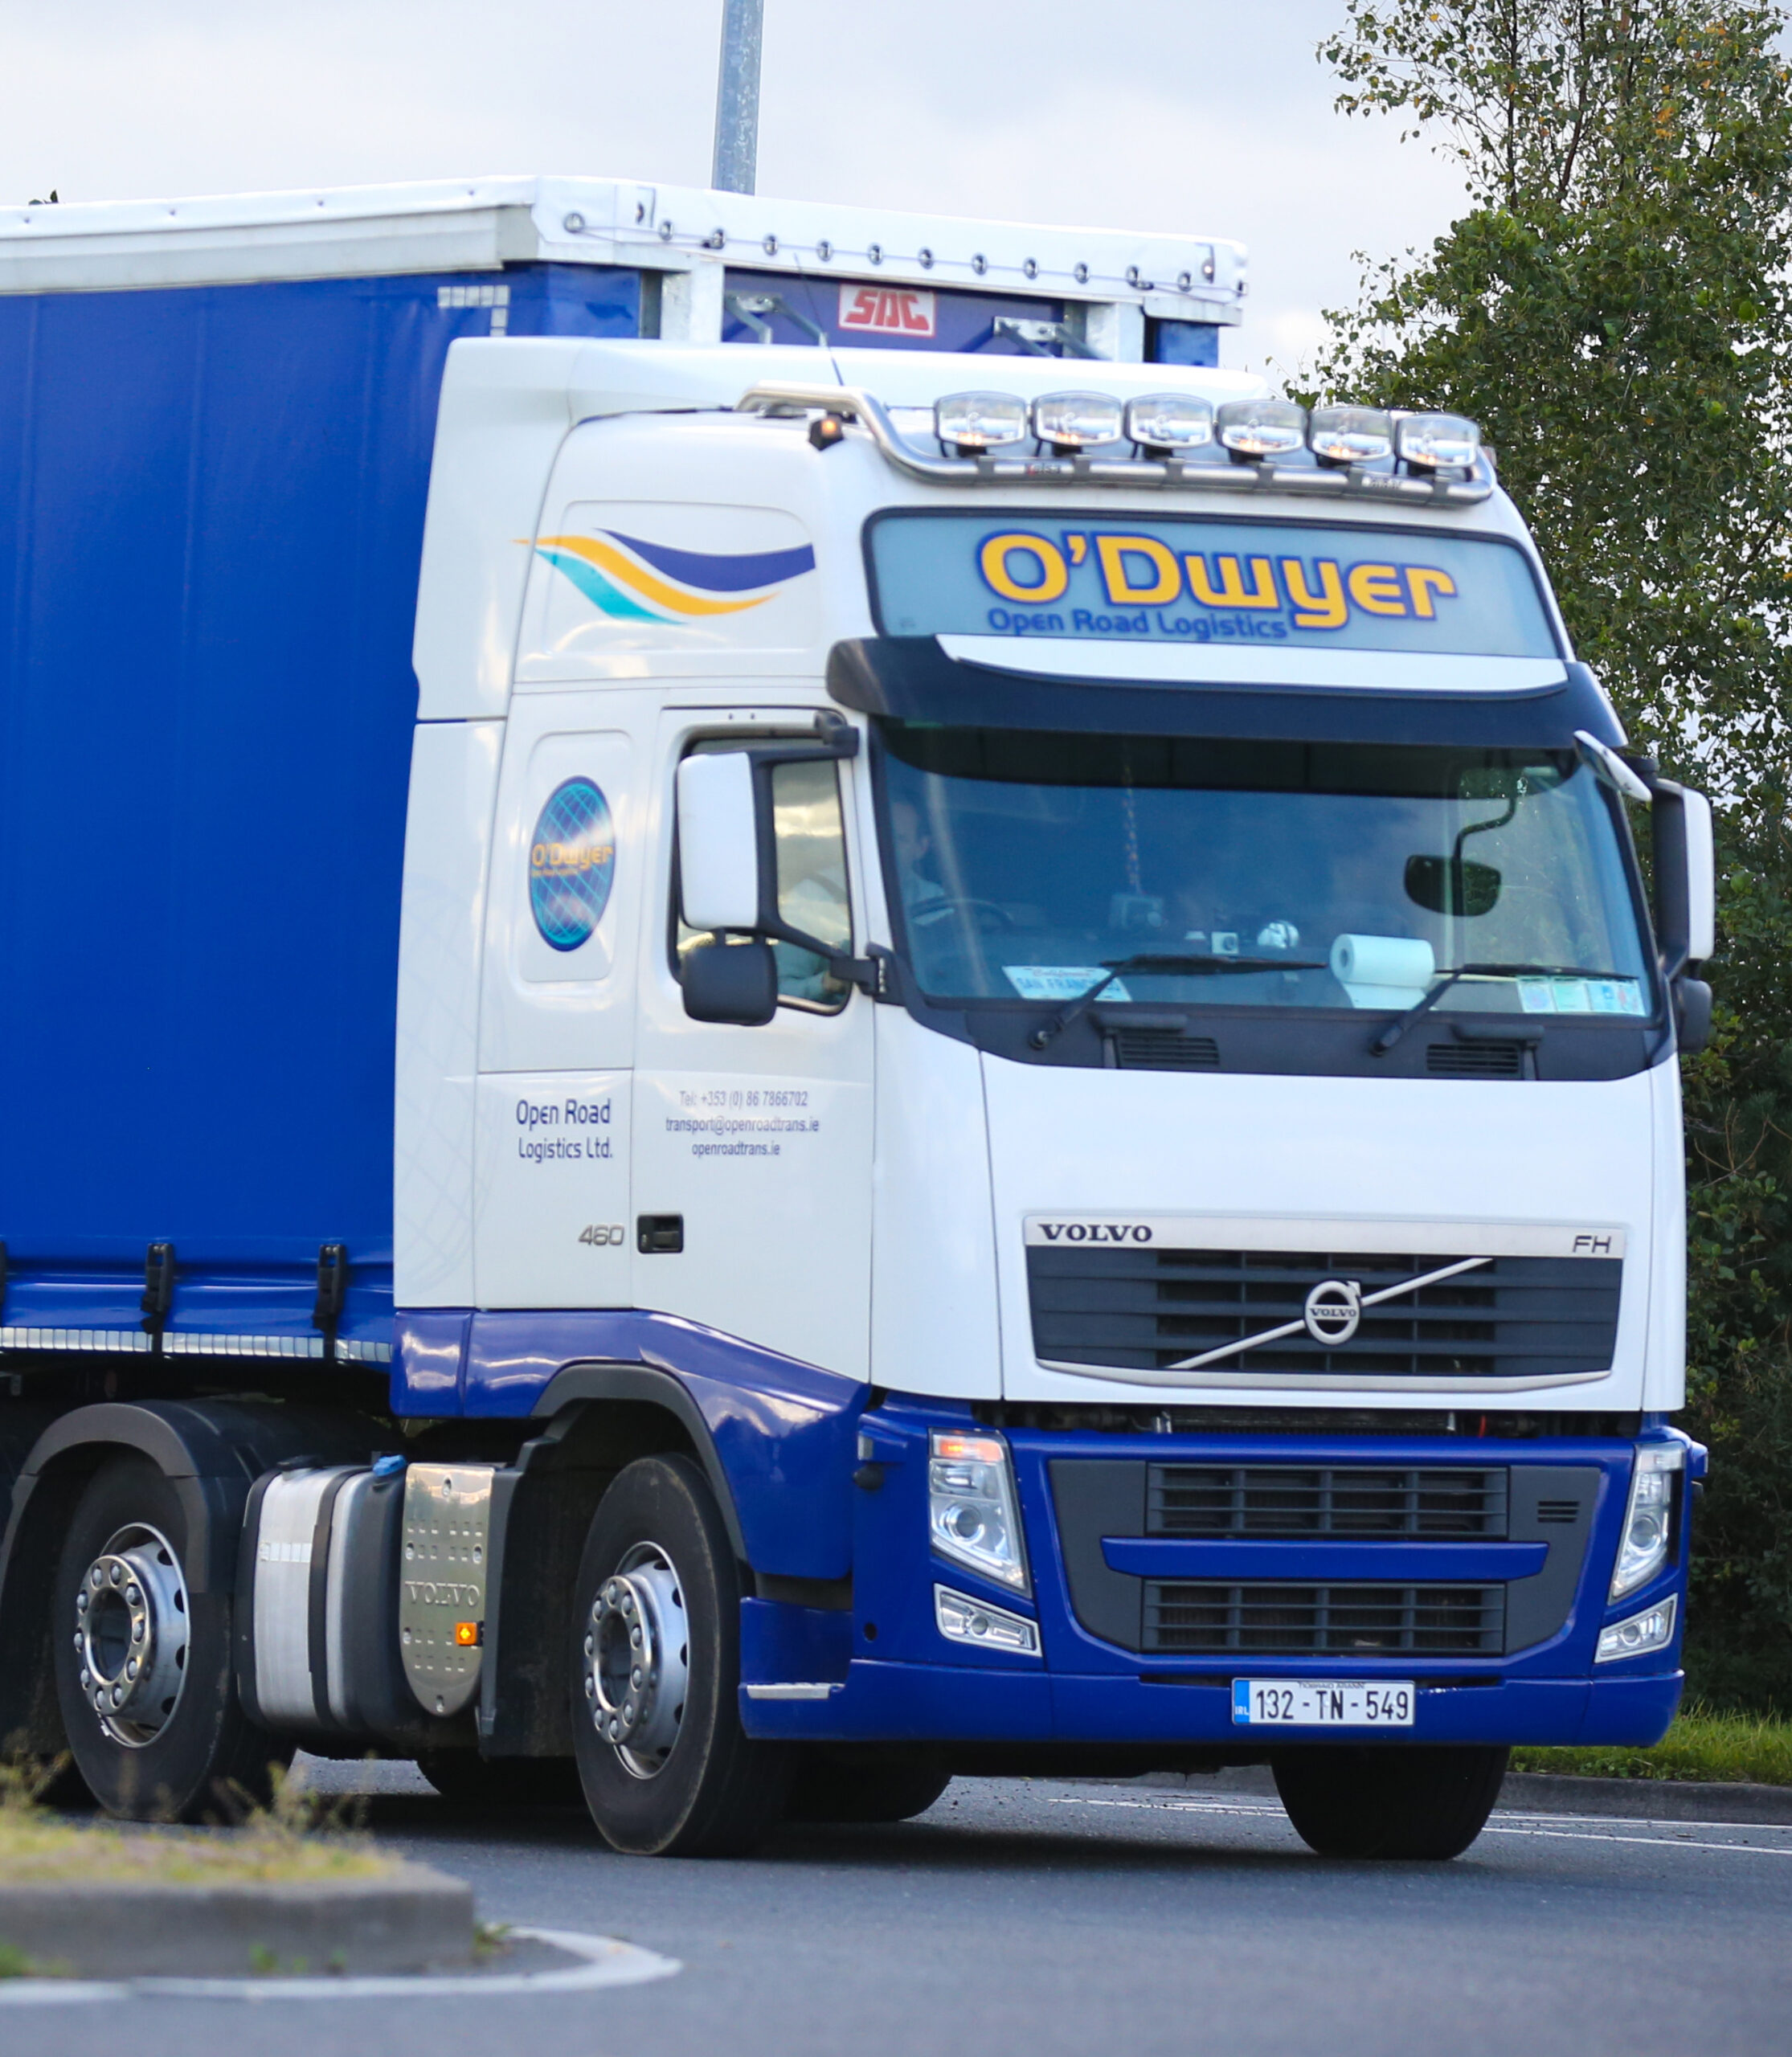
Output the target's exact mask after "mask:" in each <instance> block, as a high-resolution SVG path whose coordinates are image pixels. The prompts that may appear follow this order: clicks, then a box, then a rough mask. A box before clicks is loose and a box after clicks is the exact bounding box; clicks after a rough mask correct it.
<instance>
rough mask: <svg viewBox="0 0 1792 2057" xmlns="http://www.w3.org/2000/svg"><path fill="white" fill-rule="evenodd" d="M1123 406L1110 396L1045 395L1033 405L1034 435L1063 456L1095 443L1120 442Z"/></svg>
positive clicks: (1085, 394)
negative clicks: (1121, 407)
mask: <svg viewBox="0 0 1792 2057" xmlns="http://www.w3.org/2000/svg"><path fill="white" fill-rule="evenodd" d="M1120 419H1121V418H1120V403H1119V401H1118V400H1116V399H1111V398H1110V396H1109V395H1107V394H1106V393H1042V394H1041V395H1040V396H1039V398H1038V399H1037V400H1035V401H1034V402H1033V434H1034V435H1035V436H1037V437H1038V438H1039V440H1040V441H1041V443H1049V444H1050V445H1051V447H1052V448H1053V450H1054V452H1057V453H1058V456H1069V455H1070V454H1072V453H1073V452H1076V451H1078V450H1082V449H1084V448H1086V447H1087V446H1088V445H1089V444H1091V443H1118V442H1119V440H1120Z"/></svg>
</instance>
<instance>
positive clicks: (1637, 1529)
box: [1611, 1443, 1686, 1600]
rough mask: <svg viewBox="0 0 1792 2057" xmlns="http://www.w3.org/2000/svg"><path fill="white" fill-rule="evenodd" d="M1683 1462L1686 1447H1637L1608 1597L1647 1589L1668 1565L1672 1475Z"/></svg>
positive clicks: (1671, 1522)
mask: <svg viewBox="0 0 1792 2057" xmlns="http://www.w3.org/2000/svg"><path fill="white" fill-rule="evenodd" d="M1685 1462H1686V1446H1685V1445H1684V1443H1639V1444H1638V1445H1637V1446H1636V1468H1635V1470H1633V1471H1632V1472H1631V1474H1630V1501H1629V1503H1628V1504H1627V1505H1626V1507H1625V1510H1624V1534H1623V1538H1622V1540H1621V1541H1620V1543H1619V1544H1618V1562H1617V1564H1615V1565H1614V1567H1613V1568H1612V1575H1611V1597H1612V1598H1613V1599H1614V1600H1622V1598H1623V1597H1624V1596H1625V1594H1626V1593H1634V1592H1635V1591H1636V1589H1637V1588H1638V1587H1639V1585H1647V1584H1648V1582H1649V1581H1650V1580H1651V1579H1652V1578H1653V1577H1654V1576H1655V1574H1656V1572H1659V1570H1660V1569H1661V1568H1662V1566H1663V1564H1666V1563H1667V1548H1668V1544H1669V1542H1670V1541H1671V1536H1672V1530H1673V1515H1674V1474H1675V1472H1677V1471H1679V1470H1680V1469H1681V1468H1682V1467H1683V1466H1684V1464H1685Z"/></svg>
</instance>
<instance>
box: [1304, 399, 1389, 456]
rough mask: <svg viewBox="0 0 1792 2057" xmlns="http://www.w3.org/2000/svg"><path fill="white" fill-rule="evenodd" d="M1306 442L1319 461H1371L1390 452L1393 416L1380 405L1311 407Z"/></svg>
mask: <svg viewBox="0 0 1792 2057" xmlns="http://www.w3.org/2000/svg"><path fill="white" fill-rule="evenodd" d="M1307 448H1309V449H1310V450H1311V452H1312V453H1313V455H1314V456H1315V457H1317V458H1318V459H1319V462H1320V463H1321V464H1374V463H1375V462H1376V461H1377V459H1379V458H1382V457H1391V456H1393V416H1392V415H1388V414H1385V413H1384V412H1383V411H1382V410H1381V408H1380V407H1315V408H1314V410H1313V418H1312V419H1311V421H1310V422H1309V423H1307Z"/></svg>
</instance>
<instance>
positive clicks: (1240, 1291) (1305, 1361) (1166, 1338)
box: [1027, 1243, 1623, 1380]
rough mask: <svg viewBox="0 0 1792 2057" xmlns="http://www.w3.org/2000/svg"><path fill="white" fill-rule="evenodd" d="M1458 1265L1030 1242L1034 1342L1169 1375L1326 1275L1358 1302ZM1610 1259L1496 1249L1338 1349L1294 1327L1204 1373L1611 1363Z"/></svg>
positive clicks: (1491, 1370)
mask: <svg viewBox="0 0 1792 2057" xmlns="http://www.w3.org/2000/svg"><path fill="white" fill-rule="evenodd" d="M1456 1261H1457V1260H1455V1259H1454V1258H1450V1257H1447V1256H1440V1255H1438V1254H1435V1253H1420V1254H1410V1253H1409V1254H1389V1253H1384V1252H1377V1253H1373V1254H1364V1253H1352V1252H1350V1251H1348V1250H1346V1251H1337V1250H1333V1251H1323V1250H1322V1251H1310V1252H1309V1251H1294V1250H1287V1251H1281V1250H1229V1249H1160V1248H1157V1247H1155V1246H1141V1245H1137V1244H1127V1245H1122V1246H1119V1247H1113V1246H1106V1245H1104V1246H1100V1247H1097V1248H1093V1249H1091V1248H1090V1247H1089V1246H1087V1245H1064V1244H1062V1243H1054V1244H1050V1245H1032V1246H1029V1249H1028V1250H1027V1278H1028V1288H1029V1295H1030V1298H1031V1302H1032V1313H1033V1348H1034V1351H1035V1353H1036V1354H1037V1356H1039V1357H1040V1358H1041V1360H1043V1361H1045V1362H1046V1363H1048V1364H1072V1365H1076V1364H1086V1365H1089V1366H1090V1367H1091V1368H1098V1369H1107V1370H1111V1371H1116V1372H1123V1371H1152V1372H1159V1371H1166V1370H1168V1369H1171V1368H1173V1367H1175V1366H1177V1365H1179V1364H1180V1363H1181V1362H1182V1360H1184V1359H1186V1358H1189V1357H1194V1356H1202V1355H1204V1354H1205V1352H1208V1351H1210V1350H1214V1349H1217V1348H1219V1347H1221V1345H1223V1344H1225V1343H1232V1342H1242V1341H1243V1340H1244V1339H1246V1338H1247V1337H1252V1336H1255V1335H1260V1334H1261V1333H1262V1331H1264V1330H1265V1329H1268V1328H1274V1327H1279V1326H1280V1325H1281V1324H1282V1323H1285V1322H1288V1323H1300V1322H1301V1319H1302V1316H1303V1312H1304V1311H1305V1307H1306V1302H1307V1294H1308V1293H1309V1292H1310V1291H1311V1290H1312V1288H1313V1287H1314V1286H1316V1285H1318V1284H1319V1282H1321V1281H1322V1280H1324V1279H1328V1278H1331V1279H1342V1280H1354V1281H1356V1282H1358V1283H1359V1284H1360V1286H1361V1288H1362V1291H1363V1294H1364V1297H1365V1298H1367V1297H1368V1296H1369V1295H1370V1294H1374V1293H1377V1292H1379V1291H1381V1290H1382V1289H1384V1288H1385V1287H1387V1286H1401V1285H1403V1284H1404V1283H1405V1281H1407V1280H1408V1279H1410V1278H1418V1277H1420V1276H1422V1275H1423V1274H1426V1273H1427V1272H1433V1271H1438V1270H1442V1268H1443V1267H1444V1266H1447V1265H1449V1264H1451V1263H1453V1262H1456ZM1622 1274H1623V1262H1622V1259H1621V1258H1605V1257H1594V1258H1562V1257H1499V1258H1489V1259H1488V1260H1487V1261H1486V1262H1484V1263H1483V1264H1480V1265H1479V1266H1477V1267H1476V1268H1475V1270H1471V1271H1465V1272H1462V1273H1459V1274H1457V1275H1456V1276H1455V1277H1454V1278H1446V1279H1444V1280H1442V1281H1441V1282H1439V1283H1438V1284H1437V1285H1434V1286H1423V1287H1422V1288H1420V1289H1419V1290H1418V1291H1416V1292H1409V1293H1403V1294H1399V1295H1397V1296H1396V1297H1395V1298H1391V1299H1389V1300H1385V1301H1383V1302H1381V1303H1380V1304H1379V1305H1377V1306H1374V1307H1364V1309H1363V1312H1362V1319H1361V1321H1360V1324H1359V1326H1358V1327H1357V1330H1356V1334H1355V1335H1354V1336H1353V1337H1352V1339H1350V1341H1349V1342H1348V1343H1344V1344H1342V1345H1340V1346H1336V1347H1334V1346H1332V1345H1330V1344H1325V1343H1319V1342H1316V1341H1315V1339H1313V1338H1312V1336H1311V1335H1309V1334H1308V1333H1307V1330H1306V1329H1305V1328H1304V1327H1297V1328H1296V1329H1295V1332H1294V1333H1293V1334H1292V1335H1287V1336H1283V1337H1282V1338H1280V1339H1278V1340H1277V1341H1275V1342H1274V1343H1262V1344H1258V1345H1257V1346H1256V1347H1253V1348H1251V1349H1249V1350H1245V1351H1242V1352H1238V1354H1237V1355H1235V1356H1227V1357H1222V1358H1220V1359H1217V1360H1216V1361H1215V1362H1213V1364H1209V1365H1206V1366H1204V1367H1201V1369H1202V1370H1203V1371H1204V1372H1205V1373H1206V1374H1207V1375H1208V1376H1209V1377H1221V1378H1223V1377H1225V1376H1227V1375H1228V1374H1236V1375H1237V1376H1240V1377H1245V1378H1250V1377H1255V1376H1259V1375H1261V1374H1262V1373H1265V1372H1270V1373H1276V1372H1279V1373H1282V1374H1284V1375H1286V1374H1290V1373H1293V1374H1296V1375H1301V1376H1306V1377H1308V1378H1311V1377H1315V1376H1316V1377H1319V1378H1322V1379H1323V1378H1325V1377H1328V1376H1329V1377H1334V1378H1339V1379H1363V1378H1397V1379H1408V1378H1410V1379H1474V1380H1501V1379H1512V1380H1520V1379H1523V1380H1541V1379H1548V1378H1569V1377H1574V1376H1582V1375H1587V1374H1597V1373H1598V1372H1604V1371H1607V1370H1609V1369H1610V1365H1611V1360H1612V1352H1613V1349H1614V1345H1615V1343H1616V1341H1617V1335H1618V1287H1619V1284H1620V1282H1621V1280H1622Z"/></svg>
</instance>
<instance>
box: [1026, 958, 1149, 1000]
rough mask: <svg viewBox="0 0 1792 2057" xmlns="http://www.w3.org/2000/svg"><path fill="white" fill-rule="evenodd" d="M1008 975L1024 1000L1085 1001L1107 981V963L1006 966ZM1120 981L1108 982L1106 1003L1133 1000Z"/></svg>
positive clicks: (1105, 989) (1105, 996)
mask: <svg viewBox="0 0 1792 2057" xmlns="http://www.w3.org/2000/svg"><path fill="white" fill-rule="evenodd" d="M1002 971H1003V973H1004V975H1005V976H1006V978H1007V979H1008V982H1009V984H1010V985H1011V986H1013V988H1014V990H1015V991H1016V992H1017V993H1018V994H1019V995H1020V996H1021V999H1022V1000H1081V999H1082V996H1083V995H1084V994H1085V993H1086V992H1088V990H1089V988H1090V987H1091V986H1099V985H1100V984H1101V982H1102V980H1103V979H1107V966H1106V965H1105V964H1004V966H1003V967H1002ZM1131 997H1132V996H1131V993H1129V992H1127V989H1126V987H1125V985H1124V984H1123V983H1122V981H1121V980H1119V979H1107V985H1106V987H1105V988H1103V992H1102V998H1103V1000H1131Z"/></svg>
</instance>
